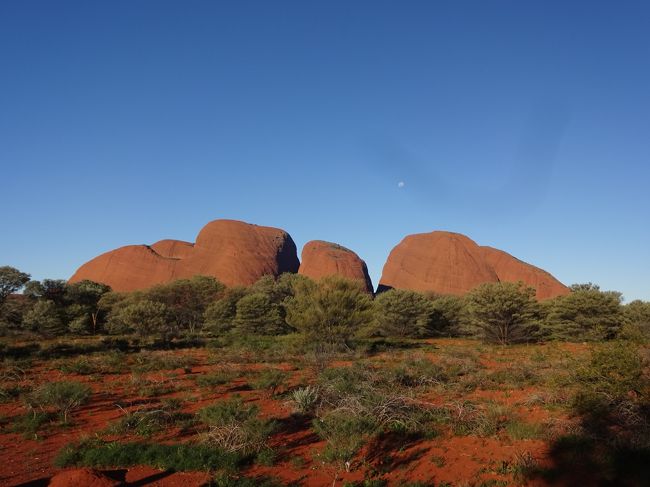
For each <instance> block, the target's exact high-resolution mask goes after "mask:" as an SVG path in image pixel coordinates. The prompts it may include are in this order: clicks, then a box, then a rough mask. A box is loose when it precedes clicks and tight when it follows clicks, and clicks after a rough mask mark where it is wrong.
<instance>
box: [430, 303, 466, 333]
mask: <svg viewBox="0 0 650 487" xmlns="http://www.w3.org/2000/svg"><path fill="white" fill-rule="evenodd" d="M430 299H431V306H432V308H433V313H432V316H431V329H432V331H433V332H434V333H435V334H437V335H447V336H458V335H460V334H461V332H462V329H463V327H464V325H465V323H466V322H467V305H466V302H465V299H464V297H462V296H432V297H431V298H430Z"/></svg>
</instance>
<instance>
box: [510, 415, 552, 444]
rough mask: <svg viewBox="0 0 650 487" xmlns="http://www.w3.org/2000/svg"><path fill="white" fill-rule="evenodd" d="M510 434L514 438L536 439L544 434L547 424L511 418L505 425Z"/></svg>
mask: <svg viewBox="0 0 650 487" xmlns="http://www.w3.org/2000/svg"><path fill="white" fill-rule="evenodd" d="M505 429H506V432H507V433H508V436H510V438H512V439H513V440H535V439H538V438H541V437H543V436H544V433H545V426H544V425H543V424H541V423H529V422H527V421H520V420H518V419H513V420H510V421H508V422H507V423H506V426H505Z"/></svg>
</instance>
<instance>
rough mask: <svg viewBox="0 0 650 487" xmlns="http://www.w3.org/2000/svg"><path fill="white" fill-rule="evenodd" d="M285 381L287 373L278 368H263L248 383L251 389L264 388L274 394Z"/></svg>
mask: <svg viewBox="0 0 650 487" xmlns="http://www.w3.org/2000/svg"><path fill="white" fill-rule="evenodd" d="M286 381H287V373H286V372H283V371H282V370H279V369H265V370H263V371H262V372H260V373H259V374H258V375H257V377H256V378H255V379H253V380H252V381H251V382H250V384H251V386H253V389H265V390H268V391H269V394H270V395H271V396H274V395H275V393H276V392H277V390H278V389H279V388H280V387H282V386H283V385H284V383H285V382H286Z"/></svg>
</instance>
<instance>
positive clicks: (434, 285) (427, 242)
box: [379, 231, 569, 299]
mask: <svg viewBox="0 0 650 487" xmlns="http://www.w3.org/2000/svg"><path fill="white" fill-rule="evenodd" d="M499 281H512V282H516V281H523V282H524V283H525V284H527V285H529V286H532V287H534V288H535V289H536V291H537V297H538V299H546V298H550V297H554V296H557V295H562V294H566V293H568V292H569V290H568V288H566V287H565V286H564V285H563V284H562V283H560V282H559V281H558V280H557V279H555V278H554V277H553V276H551V275H550V274H549V273H547V272H545V271H543V270H542V269H538V268H537V267H534V266H531V265H530V264H526V263H525V262H522V261H520V260H518V259H515V258H514V257H512V256H511V255H510V254H507V253H505V252H502V251H500V250H496V249H492V248H490V247H480V246H479V245H477V244H476V243H475V242H474V241H473V240H471V239H469V238H467V237H466V236H464V235H461V234H458V233H451V232H440V231H438V232H431V233H421V234H416V235H409V236H407V237H405V238H404V239H403V240H402V241H401V242H400V243H399V244H398V245H397V246H396V247H395V248H393V250H392V251H391V253H390V255H389V256H388V260H387V261H386V264H385V265H384V270H383V273H382V276H381V280H380V282H379V290H380V291H381V290H385V289H390V288H400V289H412V290H414V291H420V292H433V293H437V294H456V295H461V294H465V293H466V292H468V291H470V290H471V289H473V288H474V287H476V286H478V285H479V284H482V283H485V282H499Z"/></svg>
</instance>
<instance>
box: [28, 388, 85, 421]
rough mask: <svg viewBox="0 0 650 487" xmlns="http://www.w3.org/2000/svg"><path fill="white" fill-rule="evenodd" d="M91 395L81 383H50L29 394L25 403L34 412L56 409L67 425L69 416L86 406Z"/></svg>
mask: <svg viewBox="0 0 650 487" xmlns="http://www.w3.org/2000/svg"><path fill="white" fill-rule="evenodd" d="M91 393H92V391H91V389H90V387H88V386H87V385H86V384H82V383H80V382H73V381H62V382H48V383H45V384H41V385H40V386H38V387H37V388H36V389H34V390H33V391H32V392H30V393H29V394H27V395H26V396H25V403H26V405H27V406H28V407H29V408H30V409H32V410H36V409H40V410H41V411H44V410H45V409H46V408H50V407H51V408H54V409H55V410H56V411H57V412H58V413H59V414H60V415H61V418H62V420H63V422H64V423H67V422H68V416H69V414H70V413H71V412H72V411H74V410H75V409H77V408H78V407H80V406H81V405H83V404H85V403H86V402H87V401H88V399H90V395H91Z"/></svg>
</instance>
